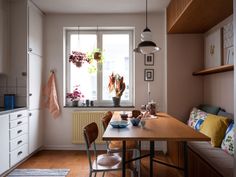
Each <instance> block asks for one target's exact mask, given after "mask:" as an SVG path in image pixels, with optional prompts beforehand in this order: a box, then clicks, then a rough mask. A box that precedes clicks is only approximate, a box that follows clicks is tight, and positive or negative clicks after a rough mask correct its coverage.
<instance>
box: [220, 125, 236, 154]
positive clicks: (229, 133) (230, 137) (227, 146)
mask: <svg viewBox="0 0 236 177" xmlns="http://www.w3.org/2000/svg"><path fill="white" fill-rule="evenodd" d="M221 148H222V149H223V150H224V151H225V152H227V153H228V154H230V155H234V123H231V124H230V125H229V127H228V128H227V130H226V133H225V137H224V139H223V141H222V144H221Z"/></svg>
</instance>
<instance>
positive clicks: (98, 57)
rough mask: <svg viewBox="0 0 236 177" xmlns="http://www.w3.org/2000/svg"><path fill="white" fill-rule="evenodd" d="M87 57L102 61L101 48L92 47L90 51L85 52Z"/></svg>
mask: <svg viewBox="0 0 236 177" xmlns="http://www.w3.org/2000/svg"><path fill="white" fill-rule="evenodd" d="M87 57H88V59H89V60H91V61H92V60H96V61H97V62H103V60H104V56H103V54H102V50H101V49H99V48H95V49H93V51H92V52H88V53H87Z"/></svg>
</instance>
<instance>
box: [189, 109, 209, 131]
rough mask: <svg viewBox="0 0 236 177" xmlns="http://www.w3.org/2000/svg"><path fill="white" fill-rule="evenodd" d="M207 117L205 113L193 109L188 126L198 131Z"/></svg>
mask: <svg viewBox="0 0 236 177" xmlns="http://www.w3.org/2000/svg"><path fill="white" fill-rule="evenodd" d="M206 117H207V113H206V112H204V111H202V110H200V109H197V108H195V107H194V108H193V109H192V111H191V113H190V117H189V120H188V125H189V126H190V127H192V128H194V129H195V130H198V131H199V130H200V126H201V124H202V123H203V121H204V120H205V118H206Z"/></svg>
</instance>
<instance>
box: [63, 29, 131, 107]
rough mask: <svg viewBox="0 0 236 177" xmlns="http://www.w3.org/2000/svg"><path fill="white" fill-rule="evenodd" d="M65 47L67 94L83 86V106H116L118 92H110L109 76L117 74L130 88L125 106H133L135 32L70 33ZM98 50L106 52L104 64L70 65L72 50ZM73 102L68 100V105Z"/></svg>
mask: <svg viewBox="0 0 236 177" xmlns="http://www.w3.org/2000/svg"><path fill="white" fill-rule="evenodd" d="M65 48H66V52H65V54H66V56H65V64H66V65H65V66H66V67H65V70H66V72H65V74H66V75H65V78H66V81H65V86H66V87H65V88H66V89H65V95H66V93H71V92H72V91H73V90H74V88H75V86H78V85H79V90H80V91H81V92H82V94H83V95H84V98H82V99H80V102H79V106H84V105H85V103H86V100H90V101H93V102H94V106H98V107H100V106H112V105H113V103H112V97H113V96H114V93H110V92H109V89H108V84H109V76H110V75H111V74H112V73H114V74H119V75H120V76H123V77H124V82H125V85H126V86H125V90H124V92H123V94H122V96H121V106H133V96H134V95H133V66H134V64H133V52H132V49H133V30H131V29H128V30H120V29H118V30H114V29H112V30H101V29H99V31H98V30H66V47H65ZM94 49H100V50H101V51H102V55H103V61H102V62H96V61H94V62H93V63H92V64H90V63H88V62H84V63H83V64H82V66H81V67H78V66H76V65H75V63H72V62H69V56H70V54H71V53H72V51H79V52H82V53H85V54H86V55H88V54H89V53H91V52H92V51H94ZM69 102H70V99H66V101H65V103H66V105H69Z"/></svg>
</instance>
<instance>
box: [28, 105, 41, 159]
mask: <svg viewBox="0 0 236 177" xmlns="http://www.w3.org/2000/svg"><path fill="white" fill-rule="evenodd" d="M40 113H41V111H40V110H33V111H29V153H30V154H31V153H33V152H34V151H36V150H37V149H39V148H40V147H41V146H42V123H43V120H42V116H40Z"/></svg>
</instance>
